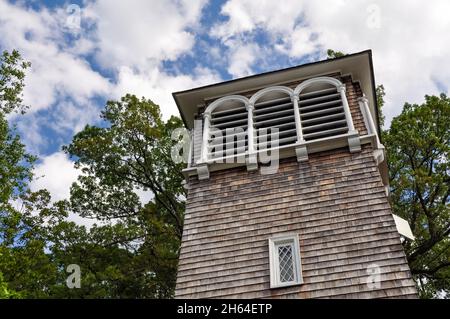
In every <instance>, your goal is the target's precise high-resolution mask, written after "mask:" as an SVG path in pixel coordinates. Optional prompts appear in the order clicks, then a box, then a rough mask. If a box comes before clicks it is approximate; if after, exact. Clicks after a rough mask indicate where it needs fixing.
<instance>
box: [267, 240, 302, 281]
mask: <svg viewBox="0 0 450 319" xmlns="http://www.w3.org/2000/svg"><path fill="white" fill-rule="evenodd" d="M283 244H289V245H291V247H292V248H293V249H292V254H293V255H292V261H293V270H294V280H293V281H289V282H281V281H280V278H279V275H280V265H279V256H278V250H277V249H276V248H277V247H278V246H279V245H283ZM269 264H270V288H281V287H289V286H294V285H300V284H302V283H303V276H302V263H301V256H300V245H299V238H298V235H297V234H286V235H283V236H276V237H272V238H269Z"/></svg>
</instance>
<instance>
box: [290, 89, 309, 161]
mask: <svg viewBox="0 0 450 319" xmlns="http://www.w3.org/2000/svg"><path fill="white" fill-rule="evenodd" d="M299 96H300V93H299V95H292V96H291V100H292V103H293V104H294V119H295V128H296V131H297V144H300V145H299V146H297V147H296V148H295V155H296V156H297V162H304V161H307V160H308V150H307V148H306V145H305V139H304V138H303V129H302V119H301V117H300V109H299V107H298V100H299Z"/></svg>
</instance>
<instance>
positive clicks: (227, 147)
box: [200, 77, 361, 162]
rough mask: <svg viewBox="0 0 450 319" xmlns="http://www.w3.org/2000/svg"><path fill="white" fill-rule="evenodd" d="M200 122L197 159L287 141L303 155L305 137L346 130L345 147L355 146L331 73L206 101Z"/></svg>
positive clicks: (338, 86)
mask: <svg viewBox="0 0 450 319" xmlns="http://www.w3.org/2000/svg"><path fill="white" fill-rule="evenodd" d="M203 127H204V129H203V138H202V148H201V160H200V162H208V161H209V160H217V159H221V158H224V157H233V156H236V155H250V156H253V155H255V153H257V152H258V151H260V150H264V149H267V148H273V147H283V146H290V145H295V147H296V154H297V158H298V160H304V159H307V150H306V144H307V143H308V142H310V141H314V140H318V139H323V138H327V137H332V136H337V135H342V134H347V135H348V144H349V147H350V151H352V152H353V151H358V150H360V149H361V148H360V144H359V138H358V132H357V131H355V129H354V126H353V121H352V118H351V113H350V108H349V106H348V102H347V99H346V97H345V86H344V85H343V84H342V83H341V82H340V81H339V80H337V79H335V78H331V77H318V78H313V79H309V80H306V81H304V82H302V83H301V84H299V85H298V86H297V87H296V88H295V89H294V90H292V89H291V88H288V87H285V86H273V87H268V88H265V89H262V90H260V91H258V92H256V93H255V94H254V95H253V96H252V97H251V98H250V99H248V98H246V97H244V96H241V95H230V96H225V97H222V98H220V99H218V100H216V101H214V102H213V103H211V104H210V105H209V106H208V107H207V109H206V111H205V112H204V125H203ZM249 128H250V129H249ZM273 133H275V136H274V135H272V134H273ZM274 137H276V138H274Z"/></svg>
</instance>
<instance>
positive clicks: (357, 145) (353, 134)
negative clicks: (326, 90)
mask: <svg viewBox="0 0 450 319" xmlns="http://www.w3.org/2000/svg"><path fill="white" fill-rule="evenodd" d="M338 91H339V93H340V94H341V101H342V106H343V107H344V113H345V118H346V119H347V126H348V147H349V149H350V152H352V153H354V152H359V151H361V141H360V140H359V134H358V131H357V130H355V126H354V125H353V119H352V113H351V112H350V106H349V105H348V101H347V96H346V95H345V84H342V85H341V86H339V87H338Z"/></svg>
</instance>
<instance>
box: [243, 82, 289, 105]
mask: <svg viewBox="0 0 450 319" xmlns="http://www.w3.org/2000/svg"><path fill="white" fill-rule="evenodd" d="M270 92H283V93H286V94H287V95H288V96H292V95H293V94H294V90H292V89H291V88H289V87H287V86H281V85H276V86H269V87H266V88H264V89H262V90H259V91H258V92H256V93H255V94H253V95H252V97H251V98H250V104H253V105H254V104H255V103H256V101H258V99H259V98H260V97H262V96H263V95H265V94H267V93H270Z"/></svg>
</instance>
